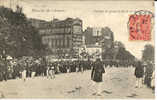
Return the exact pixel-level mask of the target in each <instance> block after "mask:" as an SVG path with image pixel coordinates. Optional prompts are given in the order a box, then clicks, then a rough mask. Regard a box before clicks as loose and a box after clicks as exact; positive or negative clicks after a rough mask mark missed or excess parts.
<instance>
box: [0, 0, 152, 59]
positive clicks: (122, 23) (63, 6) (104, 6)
mask: <svg viewBox="0 0 157 100" xmlns="http://www.w3.org/2000/svg"><path fill="white" fill-rule="evenodd" d="M0 4H1V5H4V6H7V7H11V8H13V9H15V5H16V4H19V5H20V6H22V7H23V12H24V13H25V14H26V16H27V17H28V18H37V19H42V20H47V21H50V20H52V19H53V18H58V19H61V20H63V19H66V18H67V17H72V18H80V19H81V20H83V30H85V29H86V28H87V27H109V28H110V29H111V30H112V31H113V33H114V39H115V41H121V42H122V43H123V44H124V45H125V48H126V49H127V50H128V51H130V52H131V53H132V54H133V55H134V56H135V57H136V58H138V59H140V58H141V57H142V50H143V49H144V45H145V44H152V45H154V30H153V25H152V32H151V37H152V39H151V40H150V41H131V40H129V32H128V25H127V23H128V20H129V16H130V15H131V14H134V13H135V11H139V10H149V11H151V12H153V11H154V8H153V3H152V1H121V2H118V1H117V2H115V1H114V2H112V1H99V2H98V1H79V0H76V1H71V0H67V1H61V0H59V1H57V0H56V1H55V0H12V2H11V3H10V2H9V0H0ZM10 5H11V6H10Z"/></svg>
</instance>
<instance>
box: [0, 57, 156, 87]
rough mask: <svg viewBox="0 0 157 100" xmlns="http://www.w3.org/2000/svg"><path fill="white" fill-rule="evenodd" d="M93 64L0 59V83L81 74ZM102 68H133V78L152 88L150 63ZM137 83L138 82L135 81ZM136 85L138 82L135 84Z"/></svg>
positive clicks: (120, 63)
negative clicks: (61, 74)
mask: <svg viewBox="0 0 157 100" xmlns="http://www.w3.org/2000/svg"><path fill="white" fill-rule="evenodd" d="M93 64H94V62H93V61H91V60H88V61H83V60H72V59H71V60H67V61H65V60H59V61H53V62H51V61H47V60H46V59H45V58H44V57H43V58H33V57H28V58H27V57H22V58H18V59H9V60H7V59H4V58H0V81H3V80H5V81H7V80H8V79H16V78H22V75H24V76H25V78H26V77H35V76H47V77H50V78H55V74H60V73H72V72H83V71H85V70H90V69H92V66H93ZM102 64H103V66H104V67H126V68H127V67H129V66H133V67H135V76H136V77H137V79H138V78H142V82H143V83H144V84H146V85H147V86H148V87H152V88H153V86H152V78H153V75H154V74H153V72H154V71H155V67H154V64H153V63H151V62H147V63H145V64H144V63H142V62H140V61H138V62H136V63H135V62H134V63H132V62H129V61H102ZM137 81H139V80H137ZM137 84H138V82H137Z"/></svg>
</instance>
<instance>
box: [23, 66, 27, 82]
mask: <svg viewBox="0 0 157 100" xmlns="http://www.w3.org/2000/svg"><path fill="white" fill-rule="evenodd" d="M26 73H27V71H26V69H25V68H24V69H23V71H22V80H23V81H26Z"/></svg>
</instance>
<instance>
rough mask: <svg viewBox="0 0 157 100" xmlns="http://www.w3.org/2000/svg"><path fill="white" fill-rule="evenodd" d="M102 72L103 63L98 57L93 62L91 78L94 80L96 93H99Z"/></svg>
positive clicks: (103, 71)
mask: <svg viewBox="0 0 157 100" xmlns="http://www.w3.org/2000/svg"><path fill="white" fill-rule="evenodd" d="M103 73H105V70H104V67H103V63H102V62H101V60H100V59H96V61H95V63H94V64H93V68H92V73H91V79H92V80H93V81H94V82H96V85H97V92H96V94H97V95H101V83H102V81H103V79H102V78H103Z"/></svg>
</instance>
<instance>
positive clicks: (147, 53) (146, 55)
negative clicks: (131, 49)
mask: <svg viewBox="0 0 157 100" xmlns="http://www.w3.org/2000/svg"><path fill="white" fill-rule="evenodd" d="M142 60H143V61H154V46H152V45H151V44H146V45H145V46H144V50H143V54H142Z"/></svg>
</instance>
